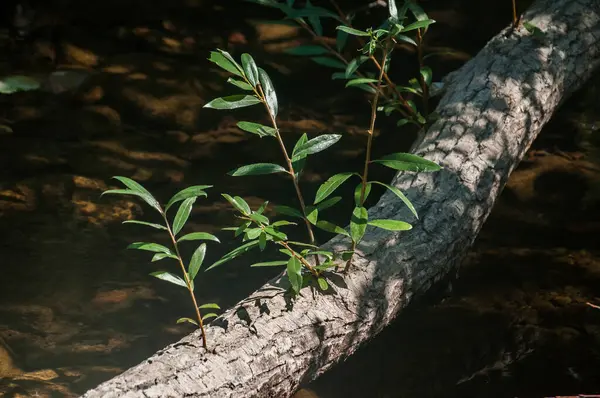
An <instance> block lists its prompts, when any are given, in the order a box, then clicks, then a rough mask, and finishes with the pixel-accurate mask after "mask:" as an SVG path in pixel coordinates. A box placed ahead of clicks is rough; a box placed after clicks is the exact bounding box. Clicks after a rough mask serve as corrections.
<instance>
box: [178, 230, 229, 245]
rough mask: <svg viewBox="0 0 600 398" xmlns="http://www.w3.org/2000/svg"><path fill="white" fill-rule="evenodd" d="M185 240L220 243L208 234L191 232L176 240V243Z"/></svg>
mask: <svg viewBox="0 0 600 398" xmlns="http://www.w3.org/2000/svg"><path fill="white" fill-rule="evenodd" d="M186 240H212V241H214V242H219V243H220V241H219V238H217V237H216V236H214V235H213V234H209V233H208V232H192V233H189V234H186V235H183V236H182V237H181V238H179V239H177V242H183V241H186Z"/></svg>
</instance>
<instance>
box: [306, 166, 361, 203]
mask: <svg viewBox="0 0 600 398" xmlns="http://www.w3.org/2000/svg"><path fill="white" fill-rule="evenodd" d="M353 174H354V173H340V174H336V175H334V176H332V177H329V179H327V181H325V182H324V183H323V184H321V186H320V187H319V189H318V190H317V194H316V195H315V201H314V204H317V203H319V202H321V201H322V200H324V199H326V198H327V197H328V196H329V195H331V194H332V193H333V192H334V191H335V190H336V189H338V187H339V186H340V185H342V184H343V183H344V182H345V181H346V180H347V179H348V178H350V177H351V176H352V175H353Z"/></svg>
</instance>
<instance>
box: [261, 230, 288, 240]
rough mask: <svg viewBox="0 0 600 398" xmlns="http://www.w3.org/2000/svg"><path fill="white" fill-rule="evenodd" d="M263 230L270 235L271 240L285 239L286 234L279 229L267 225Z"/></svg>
mask: <svg viewBox="0 0 600 398" xmlns="http://www.w3.org/2000/svg"><path fill="white" fill-rule="evenodd" d="M264 231H265V232H266V233H267V234H268V235H271V236H272V237H273V238H275V239H273V240H275V241H276V242H278V241H283V240H287V235H286V234H284V233H283V232H281V231H276V230H275V229H274V228H272V227H267V228H265V229H264Z"/></svg>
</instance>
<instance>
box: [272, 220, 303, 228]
mask: <svg viewBox="0 0 600 398" xmlns="http://www.w3.org/2000/svg"><path fill="white" fill-rule="evenodd" d="M271 225H272V226H273V227H283V226H286V225H298V224H297V223H295V222H291V221H287V220H280V221H275V222H274V223H273V224H271Z"/></svg>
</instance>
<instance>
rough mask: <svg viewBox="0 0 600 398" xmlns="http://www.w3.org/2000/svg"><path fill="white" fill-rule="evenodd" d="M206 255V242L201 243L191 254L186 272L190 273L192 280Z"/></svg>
mask: <svg viewBox="0 0 600 398" xmlns="http://www.w3.org/2000/svg"><path fill="white" fill-rule="evenodd" d="M205 255H206V243H203V244H201V245H200V246H198V248H197V249H196V250H195V251H194V254H192V259H191V260H190V266H189V268H188V274H190V279H191V280H194V278H196V275H197V274H198V271H199V270H200V267H201V266H202V262H203V261H204V256H205Z"/></svg>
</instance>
